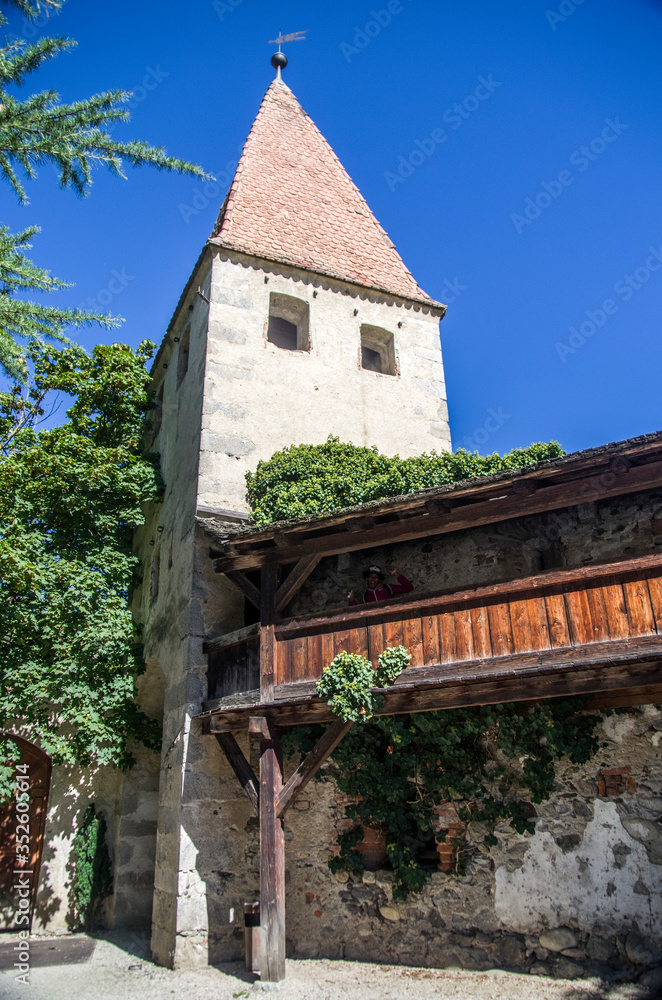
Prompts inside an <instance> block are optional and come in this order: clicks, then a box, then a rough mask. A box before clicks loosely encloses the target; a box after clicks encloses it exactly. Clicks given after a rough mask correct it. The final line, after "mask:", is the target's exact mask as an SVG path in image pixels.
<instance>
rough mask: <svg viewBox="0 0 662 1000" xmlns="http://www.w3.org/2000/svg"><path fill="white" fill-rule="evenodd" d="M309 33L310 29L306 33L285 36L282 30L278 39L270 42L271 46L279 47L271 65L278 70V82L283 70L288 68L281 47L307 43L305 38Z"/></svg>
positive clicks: (297, 32)
mask: <svg viewBox="0 0 662 1000" xmlns="http://www.w3.org/2000/svg"><path fill="white" fill-rule="evenodd" d="M307 31H308V28H306V30H305V31H293V32H291V33H290V34H289V35H284V34H283V31H282V28H281V30H280V31H279V32H278V38H272V39H270V40H269V45H277V46H278V52H275V53H274V54H273V55H272V57H271V65H272V66H273V67H274V68H275V70H276V79H277V80H280V78H281V77H280V71H281V70H282V69H285V67H286V66H287V56H286V55H285V53H284V52H282V51H281V45H284V44H285V43H286V42H305V40H306V38H305V36H306V33H307Z"/></svg>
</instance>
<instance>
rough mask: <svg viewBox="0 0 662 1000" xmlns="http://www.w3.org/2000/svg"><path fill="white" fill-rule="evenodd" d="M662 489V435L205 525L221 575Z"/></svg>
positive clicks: (206, 523)
mask: <svg viewBox="0 0 662 1000" xmlns="http://www.w3.org/2000/svg"><path fill="white" fill-rule="evenodd" d="M661 486H662V432H660V433H658V434H654V435H648V436H646V437H644V438H639V439H634V440H632V441H625V442H619V443H617V444H613V445H607V446H605V447H604V448H600V449H592V450H591V451H587V452H578V453H575V454H573V455H568V456H566V457H565V458H561V459H552V460H548V461H546V462H543V463H539V464H538V465H535V466H530V467H526V468H523V469H513V470H509V471H507V472H500V473H495V474H493V475H490V476H485V477H482V478H480V479H474V480H465V481H464V482H462V483H452V484H449V485H447V486H441V487H436V488H434V489H429V490H421V491H419V492H417V493H413V494H409V495H408V496H404V497H395V498H388V499H385V500H379V501H372V502H371V503H367V504H362V505H360V506H357V507H354V508H348V509H345V510H343V511H338V512H334V513H333V514H330V515H328V514H327V515H319V516H311V517H307V518H301V519H297V520H293V521H287V522H280V523H275V524H270V525H268V526H266V527H253V528H250V527H247V526H241V527H238V528H234V527H233V526H230V525H227V524H222V523H217V522H214V521H213V520H208V521H205V522H204V525H203V529H204V531H205V533H206V535H207V537H208V538H209V539H210V540H211V542H212V550H213V555H214V568H215V570H216V571H217V572H219V573H227V572H232V571H242V570H247V569H257V568H259V567H261V566H276V565H283V564H286V563H293V562H297V561H298V560H299V559H302V558H305V557H308V556H311V555H313V554H315V555H318V556H320V557H321V556H330V555H337V554H338V553H341V552H351V551H356V550H359V549H368V548H372V547H375V546H379V545H383V544H394V543H396V542H405V541H411V540H414V539H416V538H423V537H427V536H434V535H441V534H446V533H449V532H454V531H460V530H464V529H467V528H472V527H477V526H480V525H486V524H493V523H498V522H500V521H505V520H510V519H513V518H517V517H523V516H527V515H531V514H537V513H542V512H545V511H549V510H555V509H560V508H563V507H569V506H574V505H577V504H582V503H586V502H589V501H597V500H603V499H607V498H609V497H613V496H620V495H624V494H628V493H634V492H638V491H640V490H646V489H653V488H657V487H661Z"/></svg>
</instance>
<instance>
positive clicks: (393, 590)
mask: <svg viewBox="0 0 662 1000" xmlns="http://www.w3.org/2000/svg"><path fill="white" fill-rule="evenodd" d="M413 589H414V584H413V583H410V582H409V580H408V579H407V577H406V576H402V575H398V582H397V583H392V584H391V583H380V584H379V586H378V587H375V589H374V590H365V591H364V592H363V594H362V595H361V597H360V598H359V600H358V601H357V600H356V599H355V598H352V599H351V601H350V602H349V604H350V607H352V606H353V605H355V604H373V603H374V602H375V601H388V600H389V598H391V597H395V595H396V594H408V593H409V592H410V591H412V590H413Z"/></svg>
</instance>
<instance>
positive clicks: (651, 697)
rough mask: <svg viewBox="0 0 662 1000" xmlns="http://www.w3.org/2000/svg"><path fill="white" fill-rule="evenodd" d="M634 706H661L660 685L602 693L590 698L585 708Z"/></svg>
mask: <svg viewBox="0 0 662 1000" xmlns="http://www.w3.org/2000/svg"><path fill="white" fill-rule="evenodd" d="M635 705H662V683H660V684H648V685H642V686H640V687H629V688H626V689H625V690H622V691H618V690H617V691H604V692H600V693H599V694H596V696H595V697H594V698H591V700H590V702H589V703H588V705H587V706H586V707H587V708H595V709H600V708H629V707H634V706H635Z"/></svg>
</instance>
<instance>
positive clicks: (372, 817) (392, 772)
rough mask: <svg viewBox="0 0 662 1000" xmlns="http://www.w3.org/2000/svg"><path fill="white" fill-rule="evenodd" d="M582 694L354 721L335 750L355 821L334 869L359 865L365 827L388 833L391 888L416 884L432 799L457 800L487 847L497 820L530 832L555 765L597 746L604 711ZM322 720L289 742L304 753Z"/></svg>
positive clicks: (423, 876) (459, 866)
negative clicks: (594, 710) (591, 709)
mask: <svg viewBox="0 0 662 1000" xmlns="http://www.w3.org/2000/svg"><path fill="white" fill-rule="evenodd" d="M584 705H585V701H584V700H583V699H581V698H573V699H551V700H548V701H544V702H540V703H512V704H504V705H486V706H478V707H475V708H463V709H448V710H445V711H443V712H441V711H440V712H420V713H416V714H413V715H398V716H382V717H379V718H373V719H371V720H370V721H368V722H366V723H365V725H362V726H360V728H357V727H354V728H353V729H352V730H350V732H349V733H348V734H347V735H346V736H345V737H344V739H343V740H342V741H341V743H340V744H339V746H338V747H337V748H336V750H335V751H334V753H333V757H332V760H334V761H335V762H336V765H337V769H338V770H337V776H336V780H337V784H338V787H339V789H340V791H342V792H344V793H345V794H346V795H348V796H350V797H351V798H352V799H353V800H354V801H353V802H351V803H350V804H349V805H347V806H346V814H347V816H348V817H349V818H350V819H352V820H354V821H355V822H356V826H355V828H354V829H353V830H351V831H349V833H346V834H343V835H341V836H340V837H339V838H338V844H339V847H340V856H339V857H337V858H331V859H330V861H329V866H330V867H331V868H332V870H338V869H339V868H347V869H348V870H350V871H352V872H354V873H358V872H360V871H361V870H362V868H363V861H362V857H361V855H360V853H359V852H357V851H356V850H355V849H354V848H355V845H356V843H357V842H358V841H360V840H361V839H362V837H363V830H364V826H370V827H377V828H379V829H381V830H383V831H384V833H385V834H386V844H387V852H388V859H389V861H390V864H391V865H392V867H393V870H394V875H395V878H394V883H393V897H394V898H395V899H398V898H400V899H405V898H406V897H407V895H408V894H409V893H410V892H419V891H420V890H421V889H422V888H423V886H424V885H425V883H426V881H427V878H428V877H429V870H426V867H425V855H426V853H428V852H429V849H430V844H431V842H432V841H433V839H434V838H435V836H440V835H441V836H443V835H444V834H445V831H443V830H441V831H439V830H438V829H437V826H436V824H437V814H436V813H435V807H436V806H438V805H439V804H440V803H442V802H453V803H455V804H456V807H457V810H458V813H459V817H460V819H461V820H462V821H463V822H473V823H474V824H480V826H474V827H473V830H474V831H478V835H479V836H481V835H482V837H483V843H484V844H485V846H487V847H491V846H493V845H495V844H496V843H497V840H496V837H495V836H494V828H495V825H496V824H497V823H498V822H499V821H506V822H508V823H509V824H510V825H511V826H512V827H513V828H514V829H515V830H516V831H517V832H518V833H530V834H532V833H534V832H535V825H534V817H535V809H534V808H533V805H532V803H539V802H542V801H543V800H544V799H546V798H548V797H549V795H550V792H551V790H552V786H553V783H554V777H555V765H556V763H557V761H559V760H560V759H561V758H563V757H567V758H569V759H570V760H571V761H572V762H573V763H575V764H583V763H585V762H586V761H587V760H588V759H589V758H590V757H591V755H592V754H593V753H594V752H595V751H596V750H597V747H598V743H597V739H596V737H595V735H594V729H595V725H596V723H597V722H598V721H599V718H600V717H599V716H598V715H595V714H589V713H587V712H585V711H582V709H583V708H584ZM321 731H322V727H320V726H318V727H314V729H311V730H305V731H302V730H301V729H300V728H297V729H295V730H293V731H292V733H291V734H290V735H289V736H288V744H289V748H290V749H293V748H295V747H296V748H297V749H298V750H299V751H300V752H302V753H306V752H308V750H309V749H310V748H311V747H312V745H313V742H314V740H315V739H316V738H319V734H320V732H321ZM455 846H456V864H455V865H454V870H455V871H456V873H457V874H460V875H461V874H462V871H463V862H464V860H465V857H464V853H463V845H462V844H459V843H458V844H456V845H455Z"/></svg>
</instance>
